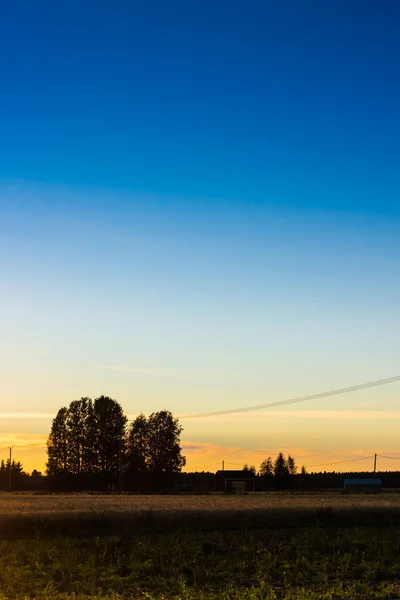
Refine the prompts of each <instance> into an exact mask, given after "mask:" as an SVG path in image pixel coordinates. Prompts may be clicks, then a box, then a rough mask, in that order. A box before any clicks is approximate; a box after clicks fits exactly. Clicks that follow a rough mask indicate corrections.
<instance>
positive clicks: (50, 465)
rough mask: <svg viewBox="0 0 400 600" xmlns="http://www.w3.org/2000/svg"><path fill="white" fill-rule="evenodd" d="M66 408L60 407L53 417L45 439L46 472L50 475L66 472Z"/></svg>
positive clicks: (54, 475)
mask: <svg viewBox="0 0 400 600" xmlns="http://www.w3.org/2000/svg"><path fill="white" fill-rule="evenodd" d="M67 415H68V409H67V408H65V407H63V408H60V410H59V411H58V413H57V415H56V417H55V418H54V419H53V423H52V425H51V430H50V434H49V437H48V440H47V463H46V473H47V475H50V476H52V477H57V476H60V475H65V474H66V473H68V443H69V440H68V427H67Z"/></svg>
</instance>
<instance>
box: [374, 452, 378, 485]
mask: <svg viewBox="0 0 400 600" xmlns="http://www.w3.org/2000/svg"><path fill="white" fill-rule="evenodd" d="M376 457H377V454H376V453H375V456H374V485H375V477H376Z"/></svg>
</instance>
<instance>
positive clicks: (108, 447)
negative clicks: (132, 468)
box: [90, 396, 128, 475]
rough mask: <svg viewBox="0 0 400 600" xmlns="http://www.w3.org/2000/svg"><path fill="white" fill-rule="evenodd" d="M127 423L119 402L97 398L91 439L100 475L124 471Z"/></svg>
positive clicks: (103, 397)
mask: <svg viewBox="0 0 400 600" xmlns="http://www.w3.org/2000/svg"><path fill="white" fill-rule="evenodd" d="M127 422H128V420H127V418H126V416H125V415H124V412H123V410H122V407H121V405H120V404H118V402H116V401H115V400H113V399H112V398H109V397H108V396H100V397H99V398H96V400H95V401H94V404H93V419H92V420H91V428H92V431H91V432H90V438H91V439H92V441H93V454H94V460H95V465H96V467H97V469H98V470H99V471H100V473H107V474H110V475H117V474H118V473H119V472H120V470H121V469H122V466H123V454H124V450H125V429H126V424H127Z"/></svg>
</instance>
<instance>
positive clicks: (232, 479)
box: [215, 470, 258, 493]
mask: <svg viewBox="0 0 400 600" xmlns="http://www.w3.org/2000/svg"><path fill="white" fill-rule="evenodd" d="M215 479H216V489H217V492H228V493H235V492H255V491H256V482H257V480H258V477H257V476H256V475H255V474H254V473H253V472H252V471H225V470H224V471H217V472H216V474H215Z"/></svg>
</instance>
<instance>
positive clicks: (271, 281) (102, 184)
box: [0, 0, 400, 470]
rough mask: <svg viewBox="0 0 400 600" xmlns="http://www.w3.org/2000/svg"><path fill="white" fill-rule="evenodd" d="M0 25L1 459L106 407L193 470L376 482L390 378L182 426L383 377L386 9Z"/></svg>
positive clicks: (393, 158)
mask: <svg viewBox="0 0 400 600" xmlns="http://www.w3.org/2000/svg"><path fill="white" fill-rule="evenodd" d="M0 11H1V18H0V80H1V82H2V92H1V94H0V133H1V135H0V270H1V273H2V278H1V280H0V287H1V293H0V311H1V312H0V314H1V317H0V319H1V321H0V323H1V329H0V331H1V336H0V458H6V456H7V452H8V450H7V446H9V445H13V446H14V450H13V452H14V456H15V458H16V459H20V460H22V462H23V465H24V466H25V468H26V469H27V470H32V469H33V468H38V469H44V462H45V440H46V437H47V434H48V432H49V429H50V425H51V420H52V418H53V417H54V416H55V414H56V412H57V410H58V409H59V408H60V407H61V406H64V405H66V404H69V402H71V401H72V400H74V399H77V398H80V397H82V396H90V397H92V398H94V397H96V396H99V395H101V394H104V395H109V396H111V397H113V398H115V399H116V400H118V401H119V402H120V403H121V405H122V406H123V408H124V410H125V412H126V413H127V414H128V416H129V417H130V418H134V417H135V415H137V414H138V413H139V412H144V413H146V414H149V413H150V412H153V411H156V410H160V409H163V408H167V409H168V410H171V411H172V412H173V413H174V415H177V416H179V417H180V418H181V423H182V425H183V427H184V432H183V434H182V444H183V449H184V453H185V454H186V456H187V459H188V465H187V468H188V469H189V470H192V469H197V468H200V469H202V468H206V469H210V470H214V469H217V468H219V467H220V466H221V464H222V461H223V460H225V461H226V464H227V466H228V465H231V466H232V467H234V466H236V465H237V466H241V465H242V464H244V463H245V462H247V463H253V464H255V465H256V466H258V465H259V464H260V463H261V461H262V460H263V459H264V458H265V457H266V456H269V455H272V456H274V455H276V454H277V453H278V452H279V451H280V450H282V451H284V452H285V453H288V452H290V453H291V454H292V455H294V456H295V458H296V459H297V462H298V463H299V464H303V463H304V464H306V465H307V466H313V465H316V466H318V468H317V470H319V465H325V464H326V463H330V462H338V461H342V460H343V461H345V460H352V459H354V458H360V461H355V462H354V463H351V464H352V466H353V467H354V469H356V468H358V466H359V468H360V469H361V468H364V466H365V465H366V466H368V467H371V466H372V460H371V459H370V458H368V457H370V456H371V455H373V454H374V453H375V452H378V453H380V454H382V455H393V456H394V458H393V459H379V460H380V464H378V467H379V466H380V467H381V468H388V469H389V468H395V467H397V464H398V463H396V462H395V461H396V460H397V458H396V457H395V455H396V454H397V453H398V452H400V446H399V442H398V439H399V437H398V431H399V427H400V406H399V402H398V397H399V393H400V383H393V384H391V385H388V386H385V387H380V388H374V389H371V390H364V391H359V392H354V393H353V394H345V395H342V396H336V397H331V398H325V399H318V400H311V401H308V402H304V403H300V404H296V405H289V406H284V407H277V408H273V409H268V410H264V411H255V412H248V413H237V414H234V415H221V416H215V417H203V418H197V419H194V418H187V415H191V414H198V413H203V412H211V411H218V410H225V409H231V408H235V407H241V406H246V405H256V404H262V403H266V402H274V401H279V400H285V399H287V398H296V397H298V396H303V395H308V394H313V393H318V392H323V391H328V390H331V389H335V388H341V387H346V386H351V385H354V384H359V383H363V382H366V381H372V380H376V379H380V378H385V377H391V376H394V375H399V374H400V360H399V359H400V347H399V344H398V340H399V334H400V316H399V306H400V280H399V264H400V261H399V259H400V236H399V226H400V203H399V198H400V179H399V174H398V165H399V164H400V114H399V111H398V107H399V106H400V80H399V77H398V76H397V74H398V71H399V61H400V38H399V36H398V28H399V25H400V5H399V3H398V2H395V1H393V2H392V1H389V0H386V1H385V2H382V3H379V5H378V4H377V3H376V2H372V1H368V0H359V1H358V0H357V1H356V0H350V1H348V2H336V1H331V2H326V3H321V2H317V1H314V0H309V1H307V2H300V1H298V0H296V1H294V0H293V1H291V0H290V1H287V2H284V3H277V2H265V1H261V0H260V1H254V0H253V1H249V2H246V3H244V2H237V1H230V2H226V1H221V0H216V1H215V0H213V1H212V2H211V1H210V0H202V2H198V1H197V0H195V1H193V2H184V1H183V0H180V1H173V0H170V1H169V2H161V1H159V0H154V1H152V2H145V1H138V2H134V3H133V2H128V1H125V0H123V1H121V2H119V3H117V4H115V3H111V2H110V1H99V0H96V2H94V0H89V1H88V2H84V3H82V2H77V1H74V0H70V1H68V2H56V3H55V2H47V1H44V0H39V1H37V2H35V3H32V2H30V1H28V0H16V1H15V0H14V1H11V0H0ZM398 456H399V457H400V455H398ZM363 457H366V458H365V459H364V458H363ZM349 464H350V463H349ZM347 466H348V465H347V464H342V465H338V467H337V468H343V469H344V468H346V467H347Z"/></svg>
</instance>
